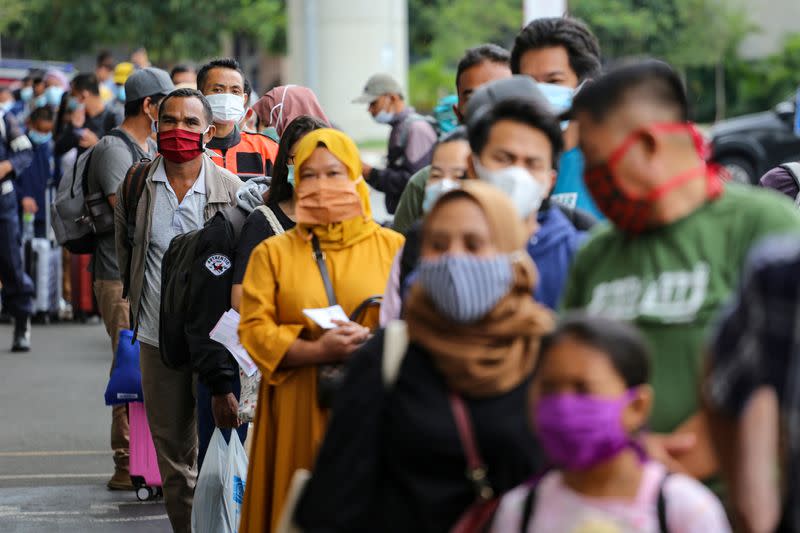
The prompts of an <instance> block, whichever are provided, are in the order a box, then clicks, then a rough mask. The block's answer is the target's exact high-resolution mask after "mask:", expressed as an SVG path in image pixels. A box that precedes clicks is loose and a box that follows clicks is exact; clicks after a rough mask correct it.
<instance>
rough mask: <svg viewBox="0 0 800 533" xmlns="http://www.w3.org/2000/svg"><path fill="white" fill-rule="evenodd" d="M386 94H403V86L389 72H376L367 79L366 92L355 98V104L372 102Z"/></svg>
mask: <svg viewBox="0 0 800 533" xmlns="http://www.w3.org/2000/svg"><path fill="white" fill-rule="evenodd" d="M384 94H399V95H400V96H403V88H402V87H400V84H399V83H397V81H396V80H395V79H394V78H393V77H392V76H390V75H389V74H383V73H381V74H375V75H373V76H371V77H370V79H368V80H367V84H366V85H365V86H364V92H363V93H362V94H361V96H359V97H358V98H356V99H355V100H353V103H354V104H371V103H372V102H374V101H375V100H377V99H378V98H379V97H380V96H383V95H384Z"/></svg>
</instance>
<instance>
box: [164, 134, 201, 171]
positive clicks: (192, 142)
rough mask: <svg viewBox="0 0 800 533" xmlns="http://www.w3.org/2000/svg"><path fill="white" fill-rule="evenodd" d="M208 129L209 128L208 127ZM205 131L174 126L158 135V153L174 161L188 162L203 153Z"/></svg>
mask: <svg viewBox="0 0 800 533" xmlns="http://www.w3.org/2000/svg"><path fill="white" fill-rule="evenodd" d="M206 131H208V129H206ZM203 135H205V132H203V133H197V132H195V131H189V130H184V129H181V128H174V129H171V130H168V131H159V132H158V133H157V135H156V139H157V142H158V153H160V154H161V155H163V156H164V158H165V159H168V160H170V161H172V162H173V163H186V162H187V161H191V160H192V159H196V158H198V157H200V156H201V155H202V154H203V151H204V150H205V148H204V146H203Z"/></svg>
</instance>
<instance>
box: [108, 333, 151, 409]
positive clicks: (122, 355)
mask: <svg viewBox="0 0 800 533" xmlns="http://www.w3.org/2000/svg"><path fill="white" fill-rule="evenodd" d="M132 340H133V332H132V331H131V330H129V329H123V330H122V331H120V332H119V344H118V345H117V357H116V363H115V364H114V368H113V370H111V377H110V378H109V380H108V387H106V405H116V404H121V403H128V402H143V401H144V394H143V393H142V371H141V370H140V369H139V341H136V342H135V343H133V344H131V341H132Z"/></svg>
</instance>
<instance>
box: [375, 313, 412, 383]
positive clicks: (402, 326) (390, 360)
mask: <svg viewBox="0 0 800 533" xmlns="http://www.w3.org/2000/svg"><path fill="white" fill-rule="evenodd" d="M407 350H408V325H407V324H406V323H405V321H403V320H392V321H391V322H389V323H388V324H387V325H386V329H385V330H384V331H383V362H382V365H381V374H382V375H383V386H384V388H386V389H391V388H392V387H393V386H394V384H395V383H396V382H397V376H398V375H399V374H400V367H401V366H402V365H403V359H404V358H405V356H406V351H407Z"/></svg>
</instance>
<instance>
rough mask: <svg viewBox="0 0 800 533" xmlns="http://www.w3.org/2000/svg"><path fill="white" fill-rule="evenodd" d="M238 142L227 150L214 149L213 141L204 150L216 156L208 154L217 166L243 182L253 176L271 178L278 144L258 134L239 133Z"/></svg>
mask: <svg viewBox="0 0 800 533" xmlns="http://www.w3.org/2000/svg"><path fill="white" fill-rule="evenodd" d="M238 134H239V142H238V143H237V144H234V145H233V146H230V147H228V148H217V147H214V146H213V145H214V140H217V139H214V140H212V141H211V142H210V143H208V144H207V145H206V149H207V150H208V151H210V152H213V153H214V154H216V155H213V154H208V155H210V156H211V159H212V160H213V161H214V162H215V163H216V164H217V165H219V166H221V167H223V168H226V169H228V170H230V171H231V172H233V173H234V174H236V175H238V176H239V177H240V178H241V179H242V180H243V181H246V180H248V179H250V178H252V177H253V176H271V175H272V167H273V166H274V165H275V158H276V157H277V155H278V143H276V142H275V141H273V140H272V139H270V138H269V137H267V136H266V135H262V134H260V133H248V132H246V131H242V132H239V133H238Z"/></svg>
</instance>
